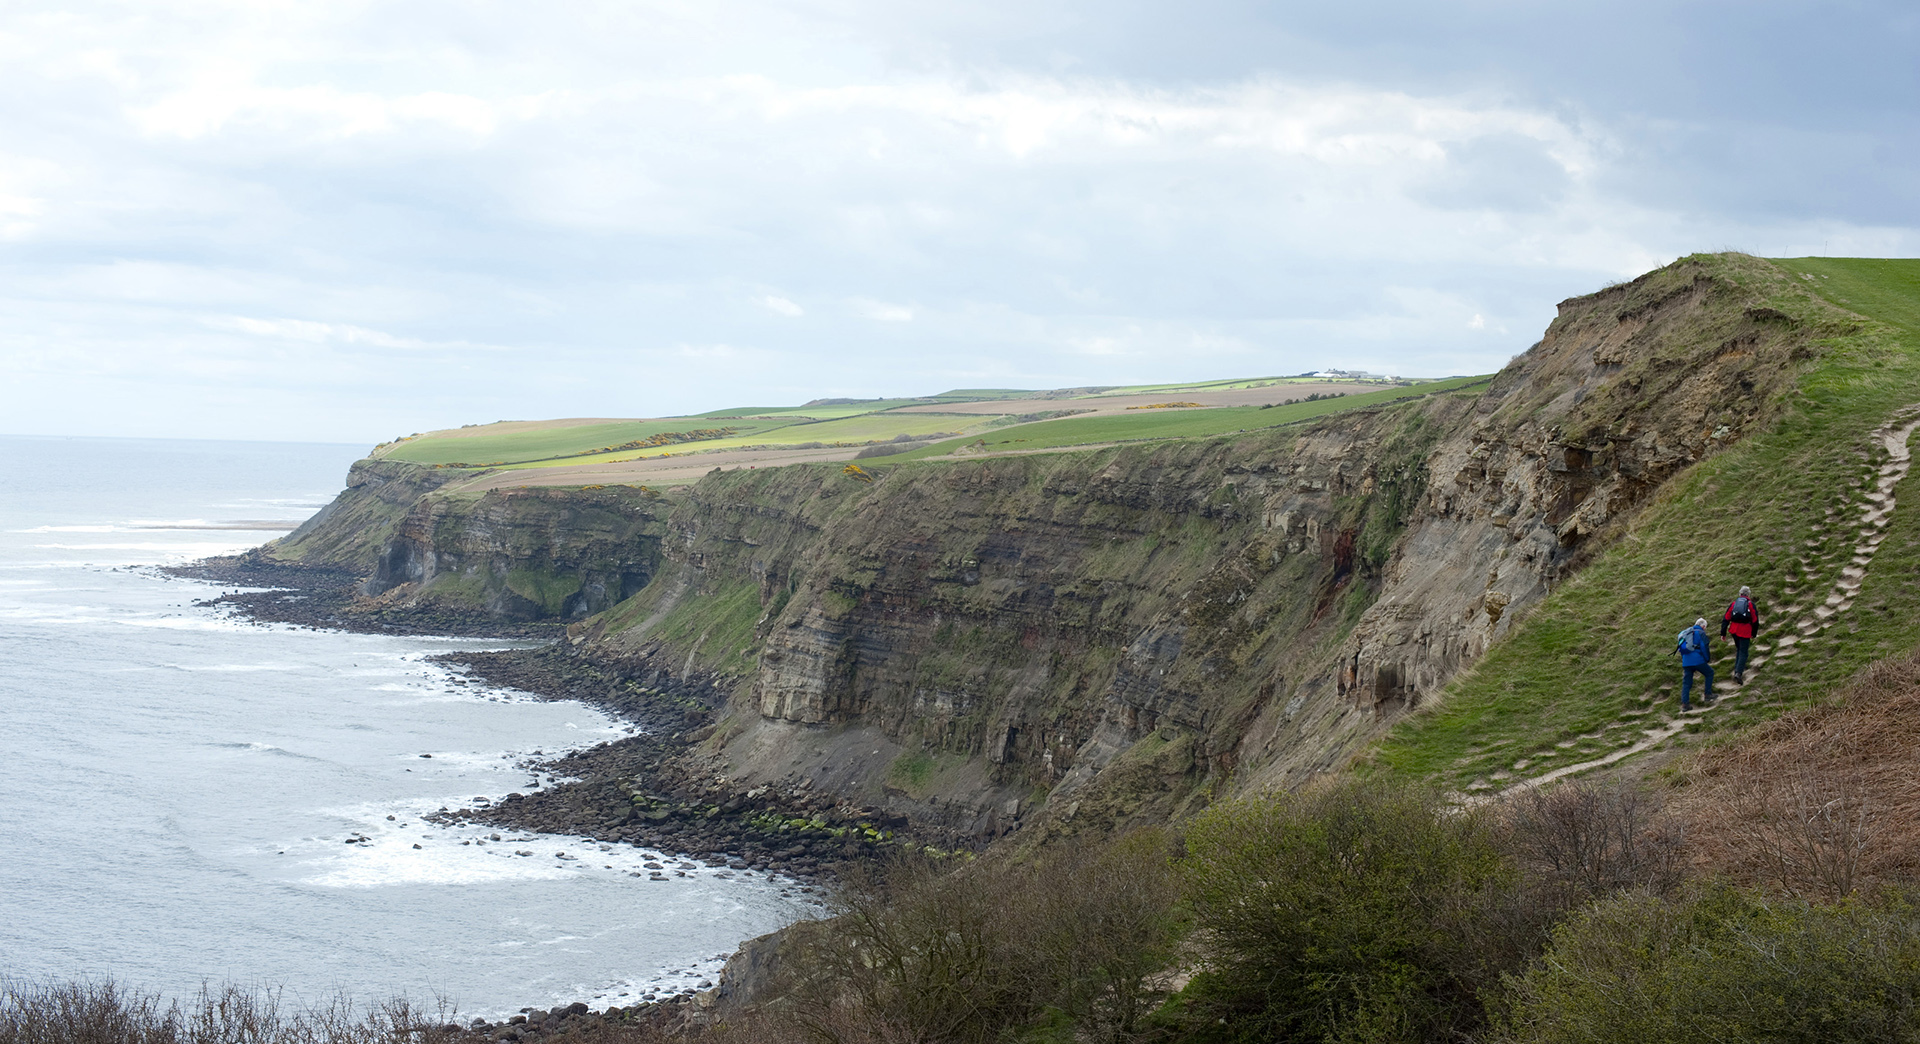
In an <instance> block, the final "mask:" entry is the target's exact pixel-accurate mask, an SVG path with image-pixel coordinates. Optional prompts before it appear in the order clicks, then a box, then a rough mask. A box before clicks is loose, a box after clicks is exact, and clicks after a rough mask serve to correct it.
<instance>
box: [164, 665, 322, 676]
mask: <svg viewBox="0 0 1920 1044" xmlns="http://www.w3.org/2000/svg"><path fill="white" fill-rule="evenodd" d="M160 666H162V667H170V668H172V669H174V670H176V671H209V672H213V673H218V674H247V673H251V672H253V671H297V670H300V669H301V668H303V667H305V666H306V664H301V663H163V664H161V665H160Z"/></svg>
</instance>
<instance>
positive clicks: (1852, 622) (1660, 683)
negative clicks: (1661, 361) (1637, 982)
mask: <svg viewBox="0 0 1920 1044" xmlns="http://www.w3.org/2000/svg"><path fill="white" fill-rule="evenodd" d="M1714 263H1716V264H1719V265H1724V266H1726V270H1727V271H1728V273H1729V274H1730V275H1732V276H1733V277H1734V278H1735V279H1737V280H1738V281H1739V282H1740V284H1741V286H1742V287H1750V288H1755V289H1757V290H1759V291H1761V292H1763V293H1767V294H1768V295H1769V296H1768V298H1767V300H1768V302H1769V304H1770V305H1771V306H1774V307H1778V308H1780V309H1782V310H1783V311H1786V312H1788V313H1790V314H1794V315H1796V316H1803V317H1806V318H1805V319H1804V321H1810V322H1811V321H1822V322H1830V323H1832V326H1831V328H1832V329H1834V330H1836V331H1846V330H1848V329H1849V327H1848V325H1847V317H1846V316H1845V315H1836V314H1835V313H1833V312H1831V311H1823V310H1822V309H1821V306H1820V304H1819V302H1818V301H1816V300H1811V299H1809V297H1808V294H1807V291H1809V290H1811V291H1812V293H1813V294H1814V295H1816V296H1817V298H1820V299H1824V300H1825V301H1827V302H1831V303H1832V304H1834V305H1838V306H1839V307H1840V308H1844V309H1849V310H1851V311H1854V312H1858V313H1861V314H1863V315H1866V316H1869V317H1871V318H1872V319H1876V320H1879V323H1880V324H1884V325H1876V324H1864V325H1863V326H1858V327H1855V329H1858V330H1859V332H1857V333H1852V334H1849V335H1843V336H1836V337H1831V338H1828V339H1827V340H1826V342H1825V343H1826V344H1827V345H1828V346H1829V351H1828V353H1827V354H1826V355H1825V356H1823V357H1822V360H1821V362H1820V363H1819V364H1818V365H1817V366H1816V367H1815V368H1814V369H1813V370H1812V371H1811V372H1810V373H1808V374H1807V375H1806V376H1805V377H1804V378H1802V380H1801V383H1800V388H1799V394H1797V395H1795V396H1793V397H1792V402H1793V405H1791V406H1789V407H1788V411H1787V413H1786V414H1785V416H1784V417H1783V418H1782V419H1781V421H1780V422H1779V423H1778V424H1776V425H1775V426H1774V428H1773V429H1772V430H1771V431H1768V432H1765V433H1764V434H1760V435H1756V436H1753V437H1750V438H1748V439H1746V440H1744V441H1743V442H1741V443H1739V444H1737V445H1736V446H1734V447H1733V448H1731V449H1729V450H1727V451H1726V452H1724V453H1721V454H1719V455H1716V456H1713V457H1710V458H1708V459H1707V460H1705V461H1703V462H1702V463H1700V464H1697V465H1695V466H1694V467H1693V468H1691V469H1690V470H1688V471H1687V472H1685V473H1683V474H1682V475H1681V476H1679V477H1678V478H1677V479H1675V480H1673V483H1672V487H1671V488H1670V489H1669V490H1667V491H1665V492H1664V493H1663V494H1662V495H1661V496H1659V497H1658V498H1657V499H1656V501H1655V503H1653V504H1652V505H1650V506H1648V507H1647V508H1646V509H1645V510H1644V511H1643V513H1642V514H1641V515H1640V516H1639V517H1638V518H1636V519H1635V520H1634V521H1633V523H1632V525H1631V528H1630V529H1629V531H1628V533H1627V535H1626V536H1625V537H1624V538H1623V539H1622V540H1621V541H1620V542H1619V543H1617V544H1615V545H1614V546H1613V547H1612V548H1610V549H1609V550H1608V551H1607V552H1606V553H1605V554H1603V555H1601V556H1600V557H1599V558H1598V559H1597V560H1596V561H1595V562H1594V563H1593V564H1592V565H1590V566H1589V567H1587V568H1586V569H1585V570H1584V571H1582V572H1581V573H1579V574H1578V575H1576V576H1575V577H1574V578H1573V579H1572V580H1571V581H1569V582H1567V583H1565V584H1563V585H1561V586H1559V587H1557V588H1555V590H1554V592H1553V594H1552V596H1551V597H1549V598H1548V599H1547V600H1546V601H1545V602H1544V603H1542V604H1541V605H1540V606H1538V607H1537V608H1535V609H1534V610H1532V611H1531V613H1530V615H1529V616H1528V617H1527V618H1526V620H1525V622H1524V624H1523V625H1522V626H1521V627H1520V628H1519V629H1518V630H1517V631H1516V632H1515V633H1513V634H1511V635H1510V636H1508V637H1507V638H1506V639H1505V640H1503V641H1501V642H1500V643H1498V644H1496V645H1495V646H1494V647H1493V648H1492V649H1490V650H1489V651H1488V653H1487V654H1486V656H1485V657H1483V658H1482V659H1481V660H1480V662H1479V663H1478V664H1476V665H1475V666H1474V667H1473V668H1472V669H1470V670H1469V671H1467V672H1466V673H1465V674H1463V675H1462V676H1461V677H1459V678H1456V679H1455V680H1454V681H1453V683H1452V684H1450V685H1449V686H1448V687H1447V688H1446V690H1445V691H1444V692H1443V693H1441V694H1440V695H1439V698H1438V699H1437V700H1436V701H1435V702H1434V705H1433V709H1431V710H1430V711H1429V712H1427V713H1422V714H1418V715H1415V716H1414V717H1412V718H1410V719H1408V720H1407V721H1406V722H1404V723H1402V724H1401V725H1400V726H1398V727H1396V728H1395V729H1394V731H1393V732H1392V733H1391V734H1390V735H1389V736H1388V737H1387V739H1386V740H1385V741H1384V742H1383V743H1382V744H1381V745H1380V746H1379V747H1378V748H1377V750H1376V751H1375V752H1374V754H1373V755H1372V763H1373V764H1374V765H1376V766H1379V767H1381V768H1383V769H1385V770H1389V771H1393V772H1398V773H1404V774H1406V775H1409V776H1414V777H1420V778H1426V779H1432V780H1436V781H1441V782H1445V783H1448V784H1451V785H1455V786H1461V787H1471V786H1475V785H1480V786H1486V785H1489V784H1490V783H1491V784H1498V782H1499V781H1500V780H1501V779H1503V778H1506V777H1507V776H1508V775H1510V774H1512V773H1514V772H1516V769H1515V767H1514V766H1515V764H1516V762H1518V761H1520V760H1523V759H1524V760H1525V761H1526V763H1527V768H1526V769H1525V774H1526V775H1534V774H1537V773H1539V772H1542V771H1545V770H1549V769H1551V768H1552V767H1553V766H1554V765H1555V764H1569V763H1575V762H1580V761H1585V760H1590V759H1592V758H1594V757H1596V756H1599V755H1601V754H1604V753H1606V752H1608V751H1609V750H1611V749H1615V748H1618V747H1620V746H1623V745H1626V744H1628V743H1631V742H1632V741H1633V740H1634V739H1635V738H1637V734H1638V729H1639V728H1641V727H1642V726H1643V725H1647V724H1651V723H1657V721H1658V720H1659V719H1660V718H1661V717H1662V716H1664V715H1669V714H1671V713H1672V712H1673V711H1675V710H1676V709H1677V705H1678V698H1677V696H1676V695H1675V688H1676V684H1675V683H1676V682H1677V681H1678V674H1679V671H1678V668H1677V666H1676V664H1677V661H1676V660H1675V659H1674V658H1673V657H1672V656H1671V655H1670V653H1671V649H1672V646H1673V643H1674V637H1673V635H1674V633H1675V632H1676V631H1678V630H1680V629H1681V628H1682V627H1683V626H1685V625H1686V624H1687V623H1688V622H1691V621H1692V619H1693V618H1694V617H1695V616H1697V615H1701V616H1706V617H1707V618H1708V619H1709V620H1716V619H1718V618H1719V615H1720V607H1722V606H1724V605H1725V603H1726V602H1727V600H1728V599H1729V598H1730V597H1731V596H1732V592H1733V591H1734V590H1735V589H1736V588H1738V587H1739V586H1740V585H1742V584H1746V585H1750V586H1751V587H1752V588H1753V589H1754V592H1755V594H1756V595H1757V596H1758V598H1759V600H1760V604H1761V607H1762V609H1763V621H1764V620H1765V619H1766V616H1765V612H1766V611H1770V610H1772V609H1777V608H1778V607H1779V606H1780V605H1781V604H1782V602H1781V596H1780V595H1779V592H1781V591H1782V590H1783V589H1786V588H1787V587H1789V585H1793V584H1798V585H1799V591H1798V593H1796V594H1795V595H1794V596H1793V598H1792V599H1789V600H1788V601H1789V602H1793V601H1799V602H1805V601H1807V600H1808V599H1810V598H1811V600H1812V602H1813V604H1818V603H1819V600H1820V595H1821V594H1823V593H1824V591H1822V590H1821V589H1820V587H1819V585H1820V584H1822V583H1830V582H1831V578H1832V576H1833V575H1835V574H1837V572H1838V570H1839V569H1840V568H1842V567H1843V566H1845V565H1846V564H1847V562H1848V561H1849V560H1850V559H1851V558H1852V555H1853V550H1852V547H1853V542H1854V539H1853V538H1852V537H1850V536H1849V535H1848V534H1846V533H1845V532H1842V531H1840V527H1839V526H1838V525H1832V526H1829V525H1827V524H1826V523H1825V522H1824V521H1823V519H1825V518H1826V516H1827V514H1828V512H1829V510H1830V509H1831V510H1836V511H1838V512H1839V516H1838V517H1840V518H1842V519H1844V518H1846V517H1848V516H1849V513H1852V514H1853V515H1854V517H1857V508H1858V504H1859V502H1860V498H1861V497H1862V496H1863V494H1864V490H1863V488H1862V486H1861V483H1862V482H1863V480H1865V479H1866V478H1868V476H1869V475H1870V473H1871V470H1872V469H1871V468H1870V467H1869V466H1868V465H1867V463H1866V462H1865V461H1864V460H1863V459H1862V457H1861V456H1860V453H1859V451H1860V449H1861V447H1862V446H1863V444H1864V440H1865V437H1866V435H1867V433H1868V432H1870V431H1872V430H1873V429H1874V428H1876V427H1877V426H1879V425H1880V424H1882V423H1884V422H1885V421H1886V420H1887V418H1888V417H1889V416H1890V415H1891V414H1892V413H1893V412H1894V411H1895V410H1896V409H1898V408H1900V407H1902V406H1905V405H1907V404H1909V403H1915V402H1920V261H1914V260H1902V261H1878V260H1841V259H1794V260H1785V261H1779V262H1767V261H1763V260H1760V259H1757V258H1744V259H1743V258H1739V257H1737V256H1732V257H1727V258H1717V259H1714ZM1807 276H1812V277H1813V278H1811V279H1807V278H1805V277H1807ZM1916 471H1917V472H1920V469H1916ZM1917 487H1920V474H1916V475H1909V477H1908V478H1907V479H1906V480H1904V481H1903V482H1902V483H1901V484H1900V485H1899V486H1898V487H1896V488H1895V490H1894V494H1895V497H1896V501H1897V503H1898V504H1899V505H1900V509H1899V510H1897V511H1895V512H1894V513H1893V517H1892V521H1891V523H1890V525H1889V526H1888V530H1887V538H1886V541H1885V542H1884V543H1883V544H1882V545H1881V547H1880V549H1879V551H1878V553H1877V555H1876V556H1875V557H1874V559H1873V563H1872V566H1871V567H1870V569H1869V572H1868V575H1867V579H1866V581H1865V583H1864V584H1863V586H1862V587H1861V589H1860V591H1859V593H1858V595H1857V596H1856V597H1855V599H1854V602H1855V607H1854V609H1853V610H1852V611H1851V612H1850V613H1849V614H1848V616H1847V618H1846V622H1845V626H1844V627H1836V628H1834V629H1832V630H1829V631H1827V632H1825V633H1824V634H1822V635H1820V636H1819V637H1818V638H1816V639H1807V640H1804V641H1803V642H1802V643H1801V645H1800V651H1799V652H1798V654H1797V655H1796V656H1795V657H1794V658H1793V659H1791V660H1776V661H1773V662H1771V663H1769V664H1768V665H1767V666H1765V667H1763V668H1762V669H1760V670H1759V671H1758V672H1757V674H1756V680H1755V681H1753V682H1752V683H1750V684H1749V686H1748V688H1747V689H1746V690H1745V691H1744V692H1742V693H1741V694H1740V697H1739V699H1738V700H1737V701H1734V702H1731V703H1730V704H1729V705H1728V706H1725V707H1722V708H1720V709H1718V710H1716V712H1715V713H1714V714H1712V715H1711V716H1705V717H1701V718H1699V719H1696V723H1695V724H1694V725H1692V726H1691V728H1690V731H1689V736H1691V737H1699V736H1703V735H1706V736H1711V735H1721V736H1725V735H1730V734H1732V733H1734V732H1736V731H1738V730H1739V729H1740V728H1741V727H1743V726H1745V725H1749V724H1751V723H1754V722H1757V721H1760V720H1764V719H1767V718H1771V717H1773V716H1776V715H1778V714H1779V713H1781V712H1782V711H1783V710H1785V709H1788V708H1791V707H1795V706H1805V705H1807V704H1808V703H1809V702H1812V701H1816V700H1819V699H1822V698H1825V696H1826V694H1827V693H1828V692H1830V691H1831V690H1832V689H1833V687H1834V686H1835V685H1836V684H1838V683H1839V682H1841V681H1842V680H1844V679H1845V678H1847V677H1849V676H1851V675H1852V674H1853V673H1854V672H1856V671H1858V670H1859V669H1861V668H1862V667H1864V666H1865V665H1866V664H1867V663H1869V662H1871V661H1873V660H1875V659H1879V658H1882V657H1886V656H1890V655H1893V654H1896V653H1903V652H1905V651H1907V650H1909V649H1910V648H1912V647H1913V645H1914V643H1915V640H1916V637H1920V635H1917V634H1916V632H1915V630H1914V625H1913V621H1914V620H1916V619H1920V488H1917ZM1803 560H1804V561H1805V563H1806V564H1804V565H1803V564H1802V561H1803ZM1780 633H1781V632H1780V631H1779V630H1774V631H1772V633H1769V632H1768V631H1767V630H1763V631H1762V633H1761V635H1760V638H1759V640H1758V641H1756V643H1755V655H1756V656H1761V655H1766V654H1767V653H1768V652H1769V651H1770V647H1771V640H1772V639H1773V638H1776V637H1778V636H1779V635H1780ZM1723 647H1724V648H1723ZM1715 651H1716V654H1722V653H1730V652H1731V648H1730V643H1725V642H1719V643H1716V645H1715ZM1721 669H1723V670H1725V669H1728V668H1725V667H1724V666H1723V667H1722V668H1721ZM1699 741H1700V740H1699V739H1697V738H1691V739H1690V738H1688V737H1682V738H1681V739H1680V740H1678V741H1677V742H1680V743H1682V744H1683V745H1684V744H1685V743H1688V742H1694V743H1697V742H1699Z"/></svg>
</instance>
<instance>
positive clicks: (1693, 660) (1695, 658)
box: [1673, 624, 1712, 667]
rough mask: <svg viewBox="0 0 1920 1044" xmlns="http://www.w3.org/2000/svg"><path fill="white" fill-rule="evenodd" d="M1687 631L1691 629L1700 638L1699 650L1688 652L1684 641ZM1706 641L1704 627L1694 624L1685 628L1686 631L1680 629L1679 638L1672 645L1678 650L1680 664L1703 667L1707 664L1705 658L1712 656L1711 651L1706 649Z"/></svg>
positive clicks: (1707, 639)
mask: <svg viewBox="0 0 1920 1044" xmlns="http://www.w3.org/2000/svg"><path fill="white" fill-rule="evenodd" d="M1687 631H1692V632H1693V633H1694V634H1695V635H1697V636H1699V639H1700V651H1699V652H1691V653H1690V652H1688V651H1687V643H1686V637H1687ZM1708 641H1709V638H1708V636H1707V629H1706V628H1704V627H1701V626H1700V625H1699V624H1695V625H1693V626H1692V627H1689V628H1687V630H1686V631H1681V632H1680V639H1679V640H1677V641H1675V642H1674V646H1673V647H1674V648H1675V649H1678V650H1679V651H1680V666H1682V667H1705V666H1706V665H1707V660H1708V659H1710V658H1711V656H1712V654H1711V652H1710V651H1709V650H1708V647H1707V642H1708Z"/></svg>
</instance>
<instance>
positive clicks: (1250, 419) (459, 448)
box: [374, 377, 1460, 469]
mask: <svg viewBox="0 0 1920 1044" xmlns="http://www.w3.org/2000/svg"><path fill="white" fill-rule="evenodd" d="M1327 380H1328V379H1322V378H1290V377H1257V378H1234V379H1228V380H1218V381H1189V382H1185V383H1179V384H1141V385H1128V386H1122V387H1106V388H1101V389H1100V390H1099V391H1097V392H1091V393H1088V394H1086V395H1082V396H1078V397H1075V398H1054V397H1047V398H1044V399H1043V398H1039V396H1042V395H1045V394H1046V393H1043V392H1037V391H1019V390H1014V389H1004V388H972V389H956V390H954V391H949V392H944V393H942V394H940V395H938V396H927V397H920V398H911V399H872V400H866V401H862V402H852V403H840V404H834V405H818V406H770V407H760V406H750V407H749V406H743V407H734V408H729V409H724V410H711V411H708V412H706V413H701V414H696V415H693V416H689V417H667V418H657V419H652V420H621V421H608V422H605V423H598V424H583V425H575V426H565V425H560V424H542V423H538V422H535V423H532V424H526V423H518V422H516V423H513V424H511V425H509V424H505V423H502V424H489V425H478V426H475V427H472V428H462V429H457V430H451V431H440V432H429V433H427V434H425V435H418V436H414V437H411V438H408V439H404V440H402V441H400V442H396V443H391V444H388V445H384V446H381V447H379V448H378V449H376V450H375V452H374V455H375V456H377V457H382V458H385V459H389V460H400V461H407V462H409V463H415V464H432V465H442V466H447V465H462V466H468V467H504V468H513V469H519V468H536V467H555V466H567V465H577V464H593V463H617V462H620V461H627V460H635V459H638V458H642V457H653V456H659V455H662V454H667V453H671V454H674V455H680V454H685V453H697V452H704V451H709V450H732V449H741V448H744V447H750V446H798V445H805V444H807V443H814V442H818V443H823V444H828V445H833V444H855V445H864V444H867V443H877V442H887V441H890V440H892V439H894V438H896V437H899V436H903V435H904V436H910V437H918V436H926V435H933V434H938V433H942V432H959V433H964V434H966V435H968V436H970V437H973V436H978V435H979V434H981V433H983V432H988V431H990V432H991V434H990V435H988V436H987V441H988V446H989V448H994V449H1002V448H1004V449H1055V448H1061V447H1067V446H1079V445H1089V444H1095V443H1103V442H1119V441H1130V440H1137V439H1171V438H1191V437H1195V436H1205V435H1220V434H1226V433H1230V432H1234V431H1241V430H1246V429H1250V428H1264V427H1272V426H1274V425H1278V424H1287V423H1291V422H1293V421H1298V420H1305V419H1308V418H1310V417H1317V416H1320V415H1322V414H1326V413H1331V412H1333V411H1335V410H1342V409H1350V408H1353V407H1356V406H1365V405H1369V404H1371V403H1375V402H1384V401H1391V400H1393V399H1395V398H1400V397H1404V396H1406V395H1409V394H1425V393H1427V392H1431V391H1438V390H1443V389H1444V388H1447V387H1457V386H1458V384H1457V381H1458V380H1460V379H1456V383H1452V384H1449V383H1447V382H1438V383H1434V382H1428V383H1423V384H1418V385H1414V386H1399V387H1389V388H1385V389H1382V390H1381V391H1380V392H1368V393H1365V394H1361V395H1349V396H1346V397H1344V398H1338V399H1329V400H1325V401H1318V402H1311V403H1295V404H1292V405H1285V406H1276V407H1273V408H1271V409H1262V408H1260V407H1256V406H1246V407H1239V406H1235V407H1209V408H1203V409H1192V410H1138V411H1129V412H1127V413H1125V414H1122V415H1115V416H1103V417H1085V418H1065V419H1060V420H1050V421H1034V422H1029V423H1026V424H1022V425H1013V426H1007V424H1008V421H1009V420H1010V419H1011V418H1012V416H1013V415H1012V414H1008V415H996V414H944V415H943V414H932V413H918V412H915V413H900V412H896V411H898V410H899V408H900V407H903V406H915V405H926V404H928V403H930V402H978V401H983V400H991V399H997V398H1012V399H1013V400H1014V401H1016V402H1019V403H1020V405H1021V406H1027V405H1029V404H1034V405H1038V406H1043V408H1053V409H1072V408H1073V406H1074V404H1075V403H1095V402H1098V401H1099V400H1100V399H1102V398H1106V397H1109V396H1113V395H1139V394H1167V395H1177V394H1178V393H1180V392H1182V391H1203V390H1211V391H1217V390H1227V389H1240V388H1263V387H1273V388H1274V389H1275V398H1285V397H1287V396H1288V395H1292V394H1301V393H1304V392H1306V391H1310V388H1306V387H1304V386H1308V385H1313V384H1322V383H1327ZM1415 388H1418V389H1419V390H1418V391H1415V390H1414V389H1415ZM1034 412H1039V411H1038V410H1036V411H1034ZM1021 415H1023V416H1024V415H1028V414H1026V413H1022V414H1021ZM726 428H731V429H733V431H732V432H731V433H727V434H719V433H718V430H719V429H726ZM665 434H702V435H703V436H705V437H702V438H700V439H698V440H679V439H675V440H672V441H671V442H669V443H667V444H662V445H654V446H645V447H635V446H628V445H626V444H628V443H631V442H636V441H641V440H646V439H651V438H654V437H656V436H661V435H665ZM970 441H971V438H969V439H968V440H965V441H952V442H947V443H941V444H940V445H939V446H937V447H934V448H930V449H923V450H919V451H916V452H914V453H912V454H903V455H901V456H900V457H897V458H892V459H894V460H896V461H897V460H906V459H918V458H921V457H927V456H940V455H943V454H946V453H949V452H951V451H953V450H954V449H958V448H960V447H961V446H963V445H967V444H969V443H970Z"/></svg>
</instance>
